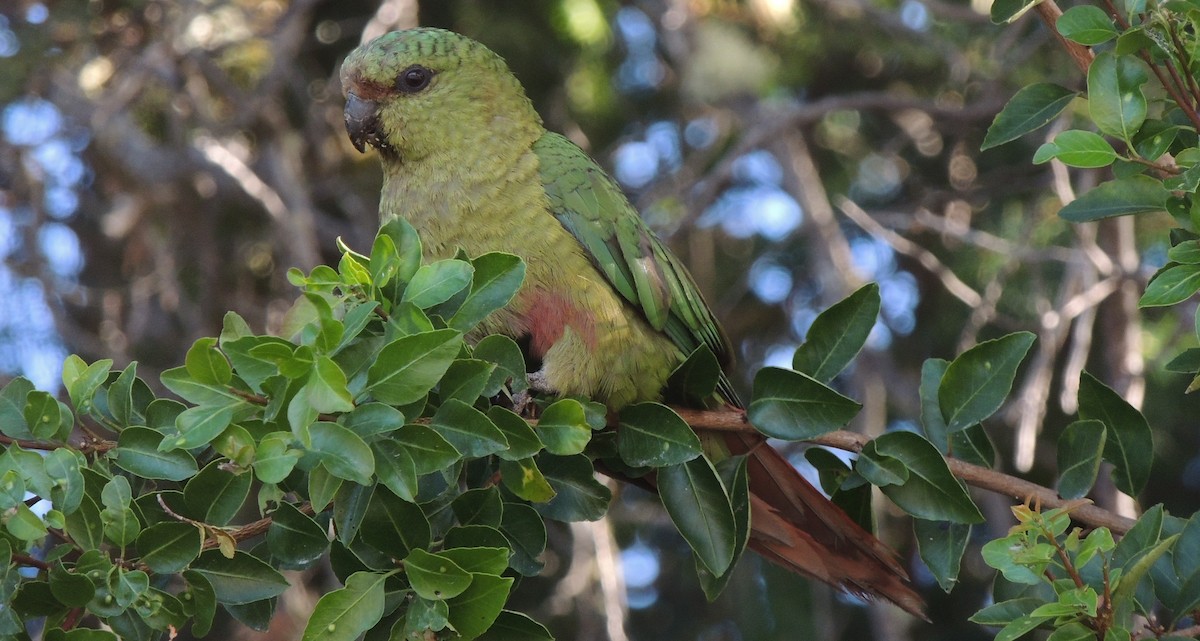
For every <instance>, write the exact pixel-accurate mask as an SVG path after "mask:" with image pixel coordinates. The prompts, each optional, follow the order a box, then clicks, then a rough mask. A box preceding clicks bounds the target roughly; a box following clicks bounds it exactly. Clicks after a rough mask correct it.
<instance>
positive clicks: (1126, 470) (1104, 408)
mask: <svg viewBox="0 0 1200 641" xmlns="http://www.w3.org/2000/svg"><path fill="white" fill-rule="evenodd" d="M1079 418H1081V419H1084V420H1088V419H1095V420H1098V421H1100V422H1101V423H1103V424H1104V427H1105V429H1106V430H1107V437H1106V438H1105V441H1104V460H1106V461H1108V462H1109V463H1112V464H1113V466H1114V468H1113V471H1112V478H1113V483H1114V484H1115V485H1116V486H1117V489H1119V490H1121V491H1122V492H1124V493H1126V494H1129V495H1131V496H1135V495H1137V493H1138V492H1141V491H1142V488H1143V487H1145V486H1146V481H1147V480H1149V478H1150V467H1151V465H1152V464H1153V463H1154V439H1153V435H1152V433H1151V431H1150V425H1149V423H1147V422H1146V418H1145V417H1144V416H1142V413H1141V412H1139V411H1137V409H1135V408H1134V407H1133V406H1132V405H1130V404H1129V403H1128V402H1127V401H1125V399H1123V398H1121V396H1120V395H1119V394H1117V393H1116V392H1114V391H1113V390H1112V388H1110V387H1108V386H1106V385H1105V384H1104V383H1101V382H1100V380H1099V379H1097V378H1096V377H1095V376H1092V375H1091V374H1089V373H1087V372H1083V374H1082V375H1081V376H1080V378H1079Z"/></svg>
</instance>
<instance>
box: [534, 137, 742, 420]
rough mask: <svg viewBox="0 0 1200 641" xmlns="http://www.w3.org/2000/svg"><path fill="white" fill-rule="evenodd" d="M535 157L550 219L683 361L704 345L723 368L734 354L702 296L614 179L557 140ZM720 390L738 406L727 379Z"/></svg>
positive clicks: (539, 146) (544, 141) (541, 143)
mask: <svg viewBox="0 0 1200 641" xmlns="http://www.w3.org/2000/svg"><path fill="white" fill-rule="evenodd" d="M533 151H534V153H535V154H537V156H538V160H539V172H540V175H541V180H542V184H543V185H544V186H545V188H546V194H547V197H548V199H549V203H550V210H551V213H552V214H553V215H554V217H555V218H557V219H558V221H559V223H561V224H562V226H563V227H564V228H565V229H566V230H567V231H569V232H571V235H573V236H574V237H575V238H576V239H577V240H578V241H579V243H580V245H582V246H583V248H584V249H585V250H586V251H587V254H588V256H589V257H590V258H591V260H592V263H593V264H594V265H595V266H596V268H597V269H599V270H600V272H601V273H602V274H604V276H605V278H607V279H608V281H609V282H610V283H611V284H612V286H613V288H614V289H615V290H616V291H617V292H618V293H620V294H621V296H622V298H624V299H625V300H626V301H628V302H629V303H630V305H632V306H633V307H634V308H635V309H637V310H638V311H639V312H640V313H641V314H642V316H644V317H645V319H646V321H647V322H648V323H649V324H650V326H651V327H653V328H654V329H657V330H661V331H663V332H664V333H666V335H667V336H668V337H669V338H670V339H671V341H672V342H673V343H675V345H676V346H677V347H679V348H680V350H681V351H682V352H683V353H684V354H690V353H691V352H692V351H693V350H695V349H696V348H697V347H699V346H700V345H705V346H707V347H708V348H709V349H710V350H712V352H713V354H715V355H716V357H717V359H718V361H720V362H721V364H722V365H726V366H728V365H729V364H730V363H731V362H732V354H733V350H732V349H731V347H730V344H729V339H728V338H727V337H726V336H725V333H724V331H722V330H721V325H720V323H718V322H717V319H716V317H715V316H713V313H712V310H711V309H709V307H708V304H707V303H705V302H704V298H703V297H702V296H701V295H700V289H699V288H698V287H697V286H696V283H695V281H693V280H692V277H691V276H690V275H689V274H688V272H687V270H686V269H685V268H684V267H683V265H682V263H680V261H679V259H678V258H676V257H675V255H674V254H672V253H671V250H670V249H668V248H667V246H666V245H664V244H663V243H662V241H661V240H659V239H658V237H657V236H655V235H654V232H653V231H651V230H650V228H649V227H648V226H647V225H646V223H645V221H643V220H642V217H641V216H640V215H638V213H637V210H635V209H634V208H633V206H632V205H631V204H629V200H628V199H627V198H626V197H625V194H624V192H622V191H621V188H620V187H618V186H617V184H616V183H615V182H614V181H613V180H612V178H610V177H609V176H608V175H607V174H606V173H604V170H602V169H601V168H600V166H599V165H597V164H596V163H595V161H593V160H592V159H591V158H589V157H588V156H587V154H585V153H584V152H583V151H582V150H580V149H579V147H576V146H575V144H574V143H572V142H571V141H569V140H567V139H566V138H564V137H563V136H561V135H558V134H555V133H546V134H545V135H543V136H542V137H541V139H539V140H538V141H537V142H536V143H535V144H534V146H533ZM718 389H719V391H720V392H721V395H722V396H724V397H725V398H726V399H727V400H728V401H729V402H732V403H734V404H736V403H737V397H736V395H735V394H734V392H733V387H732V385H731V384H730V382H729V380H728V379H727V378H726V377H725V376H724V375H722V377H721V381H720V384H719V385H718Z"/></svg>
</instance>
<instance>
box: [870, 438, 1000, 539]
mask: <svg viewBox="0 0 1200 641" xmlns="http://www.w3.org/2000/svg"><path fill="white" fill-rule="evenodd" d="M859 458H860V461H861V459H863V458H867V459H873V460H874V461H875V462H876V463H879V462H881V461H882V460H885V459H888V458H891V459H896V460H898V461H901V462H903V463H904V466H905V468H906V469H907V470H908V477H907V479H906V480H905V481H904V483H903V484H900V485H885V486H883V487H881V488H880V489H881V490H882V491H883V493H884V494H885V495H886V496H887V497H888V498H889V499H891V500H892V502H894V503H895V504H896V505H897V506H899V507H900V509H902V510H904V511H905V512H908V513H909V514H911V515H913V516H915V517H917V518H921V519H927V520H931V521H950V522H951V523H979V522H982V521H983V515H982V514H980V513H979V508H977V507H975V503H973V502H972V501H971V497H970V495H969V494H968V493H967V488H966V487H965V486H964V485H963V484H962V482H961V481H959V480H958V479H957V478H955V477H954V475H953V474H951V473H950V468H948V467H947V466H946V459H944V458H942V455H941V453H939V452H938V451H937V448H936V447H934V446H933V444H932V443H930V442H929V441H927V440H925V439H924V438H922V437H921V436H920V435H918V434H914V433H912V432H901V431H897V432H888V433H886V434H883V435H882V436H880V437H878V438H876V439H874V440H872V441H870V442H868V443H867V444H866V445H865V446H864V447H863V450H862V453H861V455H860V457H859ZM860 464H861V463H860Z"/></svg>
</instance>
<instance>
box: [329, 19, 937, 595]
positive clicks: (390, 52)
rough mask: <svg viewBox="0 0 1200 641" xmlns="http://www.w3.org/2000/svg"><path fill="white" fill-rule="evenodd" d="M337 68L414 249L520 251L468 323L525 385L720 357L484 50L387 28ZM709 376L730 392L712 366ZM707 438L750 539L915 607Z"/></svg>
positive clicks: (591, 168)
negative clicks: (738, 485)
mask: <svg viewBox="0 0 1200 641" xmlns="http://www.w3.org/2000/svg"><path fill="white" fill-rule="evenodd" d="M341 80H342V89H343V92H344V93H345V95H346V111H345V117H346V128H347V130H348V132H349V135H350V139H351V141H352V142H353V143H354V146H355V147H357V148H358V149H359V150H360V151H362V150H364V149H365V147H366V146H367V145H370V146H372V147H375V148H376V149H377V150H378V151H379V155H380V158H381V160H382V163H383V176H384V181H383V193H382V198H381V204H380V216H381V218H382V219H383V220H385V221H386V220H388V219H390V218H393V217H396V216H402V217H404V218H405V219H407V220H408V222H409V223H411V224H412V225H413V227H414V228H416V230H417V231H418V232H419V233H420V235H421V238H422V241H423V243H424V245H423V246H424V248H425V253H426V255H427V258H447V257H451V256H453V255H454V253H455V252H456V251H458V250H459V249H460V248H461V249H463V250H465V251H466V252H467V254H468V255H472V256H475V255H479V254H483V253H485V252H491V251H502V252H508V253H512V254H517V255H519V256H521V257H522V258H523V259H524V261H525V263H526V270H527V271H526V279H525V283H524V285H522V288H521V290H520V291H519V292H518V293H517V295H516V297H515V298H514V299H513V300H512V302H511V303H510V304H509V305H508V306H507V307H506V308H504V309H503V310H501V311H499V312H497V313H495V314H493V315H492V316H490V317H489V318H488V319H487V320H486V321H485V322H484V326H483V328H482V330H483V331H484V332H486V333H501V334H506V335H508V336H511V337H514V338H516V339H521V340H527V341H528V350H529V352H530V354H529V355H530V356H531V357H533V358H534V359H535V360H536V361H537V362H540V363H541V367H540V369H539V371H538V372H536V373H535V375H534V376H533V377H532V380H533V381H535V387H537V388H539V390H540V391H545V392H551V393H556V394H561V395H581V396H586V397H589V398H593V399H595V400H598V401H601V402H603V403H605V404H606V405H607V406H608V408H609V409H610V410H611V411H614V412H616V411H619V410H620V409H621V408H622V407H625V406H627V405H629V404H631V403H635V402H640V401H647V400H655V399H658V398H660V396H661V393H662V388H663V386H664V384H665V383H666V381H667V379H668V377H669V375H670V374H671V372H672V371H673V370H674V369H675V367H676V366H678V365H679V364H680V363H681V362H682V361H683V360H684V359H685V358H686V357H687V355H688V354H690V353H691V352H692V351H693V350H694V349H696V348H697V347H698V346H701V345H705V346H707V347H708V348H709V349H711V350H712V352H713V353H714V354H716V355H717V357H718V358H719V359H721V360H722V362H724V363H728V361H729V360H730V359H729V355H730V352H731V350H730V347H729V343H728V340H727V339H726V338H725V335H724V333H723V332H722V330H721V328H720V326H719V324H718V323H717V320H716V318H714V316H713V313H712V311H710V310H709V308H708V306H707V304H705V302H704V300H703V299H702V298H701V296H700V292H699V290H698V288H697V287H696V285H695V283H694V282H693V281H692V279H691V277H690V276H689V275H688V273H687V271H686V270H685V269H684V267H683V265H682V264H681V263H680V261H679V259H677V258H676V257H675V256H674V255H673V254H672V253H671V252H670V250H668V249H667V247H666V246H665V245H664V244H663V243H662V242H661V241H660V240H659V239H658V238H657V237H656V236H655V235H654V233H653V232H652V231H651V230H650V228H649V227H647V226H646V224H645V223H644V222H643V221H642V219H641V217H640V216H639V215H638V213H637V211H636V210H635V209H634V208H633V207H632V206H631V205H630V204H629V201H628V200H627V199H626V197H625V195H624V194H623V193H622V192H621V190H620V188H619V187H618V186H617V185H616V183H615V182H614V181H613V180H612V179H611V178H609V176H608V175H607V174H605V173H604V171H603V170H602V169H601V168H600V167H599V165H597V164H596V163H595V161H593V160H592V159H591V158H589V157H588V156H587V155H586V154H585V153H584V152H583V151H581V150H580V149H579V148H578V147H576V146H575V145H574V144H573V143H571V142H570V141H569V140H567V139H566V138H564V137H563V136H561V135H559V134H556V133H552V132H549V131H546V129H545V128H544V127H543V126H542V119H541V118H540V117H539V116H538V114H537V112H536V111H534V108H533V104H532V103H531V102H530V101H529V99H528V98H527V97H526V95H525V91H524V89H523V88H522V86H521V84H520V82H519V81H518V80H517V79H516V77H515V76H514V75H513V74H512V73H511V72H510V71H509V69H508V67H507V65H506V64H505V63H504V61H503V60H502V59H501V58H500V56H498V55H496V54H495V53H493V52H492V51H491V50H489V49H487V48H486V47H484V46H483V45H482V44H480V43H478V42H475V41H474V40H471V39H469V38H466V37H464V36H461V35H458V34H456V33H452V32H449V31H442V30H438V29H412V30H408V31H398V32H393V33H389V34H386V35H383V36H381V37H379V38H377V39H376V40H374V41H372V42H369V43H367V44H364V45H362V46H360V47H359V48H358V49H356V50H355V51H354V52H352V53H351V54H350V56H349V57H348V58H346V61H345V62H344V63H343V65H342V69H341ZM717 391H718V394H720V395H721V397H722V400H723V402H725V403H726V404H728V405H732V406H738V401H737V397H736V396H735V395H734V393H733V390H732V387H731V386H730V384H729V381H728V380H727V379H725V378H724V377H722V379H721V382H720V384H719V385H718V389H717ZM718 440H720V441H721V445H722V449H724V450H726V451H728V452H731V453H733V454H738V453H746V452H749V454H750V465H749V468H748V471H749V475H750V489H751V530H752V531H751V537H750V546H751V547H752V548H753V549H755V550H756V551H758V552H759V553H761V554H763V555H764V556H766V557H767V558H768V559H770V560H772V561H774V562H776V563H779V564H781V565H783V566H784V567H787V568H790V569H792V570H794V571H798V572H801V573H804V574H807V575H810V576H814V577H816V578H818V579H821V580H823V581H825V582H827V583H830V584H832V585H835V586H839V587H842V588H844V589H848V590H850V591H853V592H856V593H860V594H877V595H881V596H884V597H886V598H888V599H890V600H891V601H893V602H895V603H896V604H898V605H900V606H901V607H903V608H904V609H906V610H908V611H910V612H913V613H915V614H918V615H920V613H921V608H922V604H921V599H920V598H919V597H918V596H917V595H916V594H915V593H913V592H912V590H911V589H910V588H909V587H908V584H907V577H906V575H905V573H904V570H903V569H902V567H901V566H900V565H899V564H898V563H897V562H896V560H895V558H894V556H893V553H892V552H891V551H890V550H889V549H888V548H887V547H886V546H884V545H883V544H882V543H880V542H879V541H878V540H877V539H875V538H874V537H873V536H872V535H871V534H870V533H868V532H867V531H865V530H864V529H862V528H861V527H859V526H858V525H857V524H856V523H855V522H854V521H853V520H851V519H850V518H849V517H848V516H846V514H845V513H844V512H842V511H841V510H840V509H839V508H837V507H836V506H834V505H833V504H831V503H830V502H829V501H828V500H827V499H825V498H824V496H822V495H821V494H820V493H819V492H817V491H816V490H815V489H814V488H813V487H812V486H811V485H809V483H808V482H807V481H805V480H804V478H803V477H801V476H800V475H799V474H798V473H797V472H796V470H795V469H794V468H793V467H792V466H791V465H790V464H789V463H788V462H787V461H786V460H785V459H784V458H783V457H782V456H781V455H780V454H778V453H777V452H776V451H775V450H773V449H771V448H770V447H769V446H767V445H765V444H764V443H763V440H764V439H763V437H760V436H757V435H753V434H736V435H729V436H726V437H724V438H723V439H718Z"/></svg>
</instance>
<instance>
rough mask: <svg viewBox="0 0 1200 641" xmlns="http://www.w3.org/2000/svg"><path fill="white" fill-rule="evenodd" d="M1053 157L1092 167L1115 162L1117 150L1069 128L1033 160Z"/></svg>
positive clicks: (1084, 133)
mask: <svg viewBox="0 0 1200 641" xmlns="http://www.w3.org/2000/svg"><path fill="white" fill-rule="evenodd" d="M1076 8H1079V7H1076ZM1052 158H1058V159H1059V160H1061V161H1062V162H1063V163H1064V164H1066V165H1069V166H1071V167H1082V168H1089V169H1090V168H1096V167H1107V166H1109V165H1111V164H1113V162H1114V161H1116V159H1117V152H1116V150H1114V149H1113V148H1112V145H1110V144H1108V141H1107V140H1105V139H1104V138H1103V137H1101V136H1099V135H1097V134H1095V133H1093V132H1090V131H1080V130H1078V129H1068V130H1067V131H1064V132H1061V133H1059V134H1058V135H1057V136H1055V137H1054V141H1053V142H1048V143H1045V144H1043V145H1042V146H1041V147H1038V150H1037V153H1035V154H1034V155H1033V162H1034V163H1036V164H1041V163H1044V162H1048V161H1050V159H1052Z"/></svg>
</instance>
